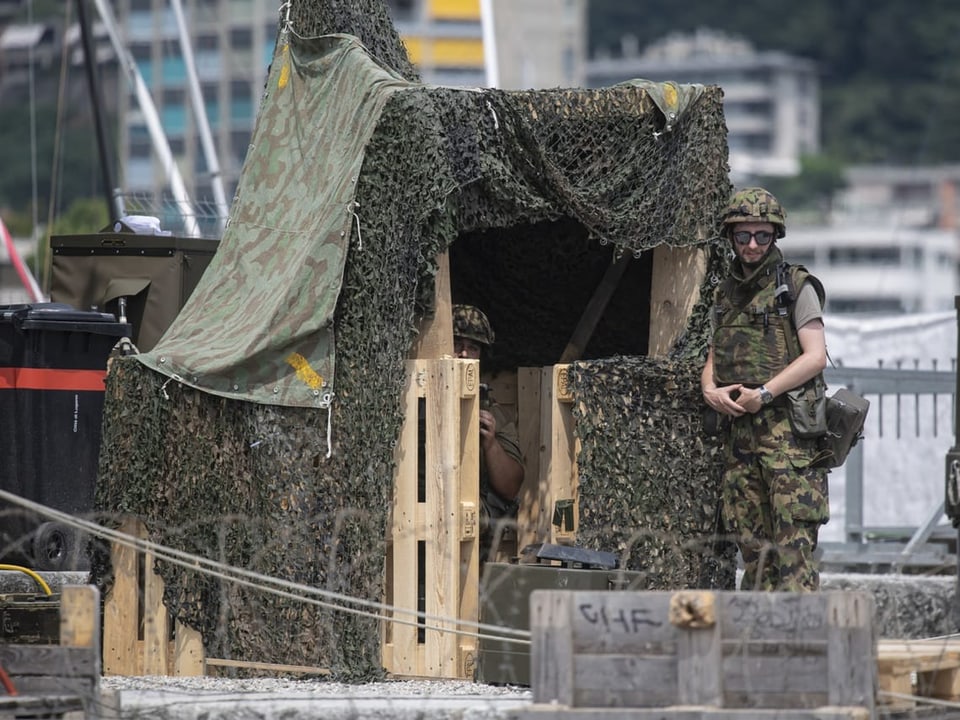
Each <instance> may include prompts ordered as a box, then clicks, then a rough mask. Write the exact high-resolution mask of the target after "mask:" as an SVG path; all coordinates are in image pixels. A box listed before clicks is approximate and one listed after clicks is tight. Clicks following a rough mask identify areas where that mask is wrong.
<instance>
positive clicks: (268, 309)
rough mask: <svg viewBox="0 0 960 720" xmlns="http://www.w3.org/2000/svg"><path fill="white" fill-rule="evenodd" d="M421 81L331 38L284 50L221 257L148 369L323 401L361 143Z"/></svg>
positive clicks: (292, 400) (355, 227) (300, 401)
mask: <svg viewBox="0 0 960 720" xmlns="http://www.w3.org/2000/svg"><path fill="white" fill-rule="evenodd" d="M412 86H413V85H412V84H411V83H410V82H408V81H406V80H404V79H402V78H400V77H399V76H397V75H395V74H393V73H391V72H389V71H388V70H385V69H384V68H382V67H380V66H379V65H377V64H376V63H375V62H373V60H371V59H370V57H369V55H368V54H367V52H366V50H365V49H364V48H363V46H362V45H361V44H360V42H359V41H358V40H357V39H356V38H353V37H350V36H346V35H332V36H326V37H322V38H318V39H315V40H311V41H309V42H297V43H296V44H295V45H294V44H286V43H283V44H281V45H280V46H279V48H278V51H277V53H276V56H275V58H274V62H273V64H272V66H271V70H270V74H269V78H268V80H267V87H266V94H265V97H264V100H263V103H262V106H261V108H260V113H259V116H258V119H257V126H256V129H255V130H254V135H253V140H252V144H251V147H250V149H249V151H248V153H247V158H246V163H245V165H244V168H243V173H242V177H241V180H240V186H239V188H238V192H237V198H236V200H235V201H234V204H233V207H232V209H231V214H230V219H229V223H228V224H227V228H226V230H225V232H224V235H223V238H222V240H221V242H220V246H219V249H218V250H217V254H216V256H215V257H214V259H213V261H212V262H211V263H210V267H209V268H208V269H207V272H206V273H205V274H204V276H203V279H202V280H201V281H200V284H199V285H198V286H197V288H196V290H195V291H194V292H193V294H192V295H191V296H190V299H189V300H188V302H187V304H186V305H185V306H184V308H183V310H182V311H181V312H180V314H179V316H178V317H177V318H176V320H175V321H174V322H173V324H172V325H171V326H170V328H169V329H168V330H167V332H166V333H165V334H164V336H163V337H162V338H161V339H160V341H159V342H158V343H157V345H156V347H154V348H153V350H152V351H151V352H149V353H145V354H142V355H139V356H138V359H139V360H140V361H141V362H143V363H144V364H146V365H147V366H149V367H151V368H153V369H154V370H157V371H158V372H160V373H163V374H164V375H167V376H169V377H171V378H174V379H175V380H176V381H178V382H182V383H184V384H186V385H190V386H192V387H195V388H197V389H199V390H203V391H206V392H209V393H213V394H215V395H220V396H223V397H228V398H235V399H242V400H250V401H253V402H259V403H267V404H272V405H284V406H289V407H321V406H324V405H325V404H326V403H327V402H328V401H329V397H330V396H329V393H331V392H332V390H333V376H334V369H335V368H334V365H335V363H334V337H333V316H334V310H335V309H336V305H337V299H338V297H339V294H340V287H341V282H342V278H343V268H344V264H345V262H346V256H347V251H348V247H349V243H350V242H351V240H352V241H353V242H355V243H358V244H359V243H361V242H362V237H363V235H362V221H361V219H360V217H361V215H360V214H359V213H358V212H356V211H357V208H356V207H355V195H356V189H357V179H358V177H359V173H360V166H361V164H362V162H363V157H364V148H365V146H366V144H367V142H368V141H369V139H370V137H371V135H373V132H374V130H375V129H376V126H377V122H378V121H379V118H380V113H381V111H382V109H383V106H384V104H385V103H386V101H387V99H388V98H389V96H390V94H391V93H393V92H394V91H396V90H399V89H403V88H408V87H412Z"/></svg>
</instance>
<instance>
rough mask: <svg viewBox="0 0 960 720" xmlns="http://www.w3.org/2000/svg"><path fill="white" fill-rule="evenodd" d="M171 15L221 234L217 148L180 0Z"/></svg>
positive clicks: (223, 204)
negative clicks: (176, 32) (176, 31)
mask: <svg viewBox="0 0 960 720" xmlns="http://www.w3.org/2000/svg"><path fill="white" fill-rule="evenodd" d="M170 5H171V6H172V7H173V14H174V15H175V16H176V19H177V30H178V31H179V34H180V52H181V53H182V54H183V63H184V65H185V66H186V68H187V80H188V84H189V87H190V100H191V102H192V103H193V112H194V115H195V116H196V119H197V129H198V130H199V131H200V144H201V145H202V146H203V155H204V157H205V158H206V160H207V170H208V171H209V174H210V186H211V188H212V189H213V200H214V202H215V203H216V205H217V223H218V226H219V228H220V232H221V233H222V232H223V229H224V227H225V226H226V223H227V214H228V213H229V212H230V209H229V208H228V207H227V198H226V193H224V191H223V176H222V175H221V173H220V163H219V161H218V160H217V148H216V147H215V146H214V144H213V135H212V134H211V133H210V121H209V120H208V119H207V108H206V105H205V104H204V102H203V93H201V92H200V79H199V78H198V77H197V64H196V61H195V60H194V58H193V48H192V47H191V46H190V36H189V34H188V33H187V22H186V20H185V19H184V15H183V6H182V4H181V2H180V0H170Z"/></svg>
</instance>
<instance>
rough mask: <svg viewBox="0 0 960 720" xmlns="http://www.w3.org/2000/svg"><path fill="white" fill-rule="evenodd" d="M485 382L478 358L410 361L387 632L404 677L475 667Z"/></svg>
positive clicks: (390, 656)
mask: <svg viewBox="0 0 960 720" xmlns="http://www.w3.org/2000/svg"><path fill="white" fill-rule="evenodd" d="M479 385H480V377H479V363H478V362H477V361H475V360H457V359H452V358H446V359H440V360H410V361H408V363H407V384H406V388H405V391H404V395H403V405H404V415H405V420H404V423H403V426H402V428H401V432H400V440H399V442H398V444H397V449H396V464H397V471H396V477H395V479H394V480H395V481H394V501H393V506H392V511H391V520H390V525H389V527H390V536H389V538H388V543H387V559H386V565H387V568H386V580H387V582H386V602H387V603H388V604H390V605H393V606H394V607H396V608H398V610H397V611H396V612H395V613H394V614H393V616H392V617H391V619H388V620H386V621H385V622H384V624H383V633H382V637H383V645H382V647H383V653H382V659H383V665H384V667H385V668H386V670H387V671H388V672H390V673H392V674H394V675H396V676H415V677H436V678H468V679H470V678H472V677H473V674H474V667H475V663H476V652H477V642H476V639H475V637H473V636H472V634H473V633H475V628H472V627H469V626H461V625H460V622H458V621H467V622H472V623H476V622H477V619H478V616H479V599H478V587H479V551H478V534H479V508H480V502H479V485H478V478H479V472H480V419H479V411H480V406H479V404H480V397H479ZM411 621H412V624H411ZM458 630H464V631H466V633H467V634H459V633H458V632H457V631H458Z"/></svg>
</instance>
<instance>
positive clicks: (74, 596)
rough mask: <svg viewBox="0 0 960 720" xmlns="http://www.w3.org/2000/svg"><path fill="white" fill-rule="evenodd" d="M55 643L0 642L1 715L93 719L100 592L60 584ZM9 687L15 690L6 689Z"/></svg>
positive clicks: (97, 696)
mask: <svg viewBox="0 0 960 720" xmlns="http://www.w3.org/2000/svg"><path fill="white" fill-rule="evenodd" d="M54 597H56V599H57V600H58V601H59V616H60V634H59V635H60V636H59V642H58V643H57V644H50V643H39V642H36V641H35V640H36V638H31V640H30V642H29V643H27V644H22V643H19V642H15V641H11V640H10V638H8V640H7V641H5V642H4V643H2V644H0V668H2V669H3V670H4V672H5V674H6V678H5V682H4V685H7V683H8V682H9V687H0V718H6V717H10V718H14V717H18V718H19V717H61V716H63V715H65V714H73V713H77V714H81V715H82V717H96V716H97V713H98V709H99V703H100V593H99V592H98V591H97V588H96V587H94V586H92V585H65V586H64V587H63V588H62V589H61V591H60V594H59V596H54ZM11 688H12V689H13V690H14V691H15V692H16V693H17V694H14V693H13V692H11V691H10V690H11Z"/></svg>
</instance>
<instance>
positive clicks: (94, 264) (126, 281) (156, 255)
mask: <svg viewBox="0 0 960 720" xmlns="http://www.w3.org/2000/svg"><path fill="white" fill-rule="evenodd" d="M218 244H219V243H218V241H217V240H208V239H204V238H184V237H176V236H173V235H139V234H136V233H131V232H107V231H104V232H99V233H93V234H89V235H54V236H53V237H51V238H50V250H51V252H52V255H53V260H52V273H51V282H50V299H51V300H52V301H53V302H61V303H66V304H68V305H72V306H73V307H75V308H77V309H78V310H90V309H91V308H93V307H96V308H97V309H98V310H100V311H102V312H109V313H113V315H114V316H116V317H117V318H120V316H121V313H120V308H119V299H120V298H125V299H126V300H125V303H126V319H127V321H128V322H129V323H130V324H131V325H132V326H133V337H131V338H130V339H131V340H132V341H133V343H134V345H136V346H137V348H138V349H139V350H140V351H142V352H147V351H149V350H151V349H152V348H153V346H154V345H156V344H157V341H158V340H159V339H160V336H161V335H163V333H164V332H166V330H167V328H168V327H169V326H170V323H172V322H173V320H174V318H175V317H176V316H177V315H178V314H179V313H180V310H181V308H183V305H184V303H186V301H187V298H189V297H190V294H191V293H192V292H193V290H194V288H196V286H197V283H198V282H200V278H201V277H202V275H203V273H204V271H205V270H206V269H207V265H209V264H210V260H211V259H213V255H214V253H215V252H216V250H217V245H218Z"/></svg>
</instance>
